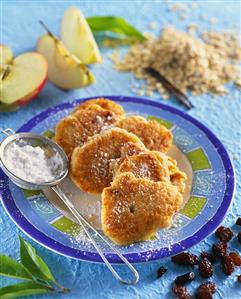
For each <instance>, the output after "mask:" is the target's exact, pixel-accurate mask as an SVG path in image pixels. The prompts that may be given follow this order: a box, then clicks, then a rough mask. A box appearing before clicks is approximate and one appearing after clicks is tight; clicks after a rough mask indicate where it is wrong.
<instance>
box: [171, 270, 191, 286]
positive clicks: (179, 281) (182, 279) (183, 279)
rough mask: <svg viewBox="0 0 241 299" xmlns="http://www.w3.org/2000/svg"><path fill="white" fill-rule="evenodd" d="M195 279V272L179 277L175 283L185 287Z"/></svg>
mask: <svg viewBox="0 0 241 299" xmlns="http://www.w3.org/2000/svg"><path fill="white" fill-rule="evenodd" d="M194 278H195V273H194V272H188V273H186V274H183V275H180V276H177V277H176V279H175V280H174V282H175V283H176V284H181V285H184V284H185V283H187V282H190V281H192V280H193V279H194Z"/></svg>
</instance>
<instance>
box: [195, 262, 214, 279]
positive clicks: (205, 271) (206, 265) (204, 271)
mask: <svg viewBox="0 0 241 299" xmlns="http://www.w3.org/2000/svg"><path fill="white" fill-rule="evenodd" d="M198 271H199V274H200V275H201V276H202V277H205V278H208V277H211V276H212V275H213V267H212V264H211V263H210V262H209V260H208V259H207V258H204V259H202V260H201V261H200V262H199V266H198Z"/></svg>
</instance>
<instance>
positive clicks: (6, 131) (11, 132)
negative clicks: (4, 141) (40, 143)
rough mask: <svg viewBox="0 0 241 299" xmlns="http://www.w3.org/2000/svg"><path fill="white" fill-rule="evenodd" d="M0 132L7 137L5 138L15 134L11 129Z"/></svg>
mask: <svg viewBox="0 0 241 299" xmlns="http://www.w3.org/2000/svg"><path fill="white" fill-rule="evenodd" d="M0 131H1V133H3V134H5V135H7V137H8V136H11V135H14V134H16V132H15V131H14V130H13V129H11V128H7V129H4V130H0ZM0 145H1V142H0Z"/></svg>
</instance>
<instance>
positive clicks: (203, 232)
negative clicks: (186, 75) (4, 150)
mask: <svg viewBox="0 0 241 299" xmlns="http://www.w3.org/2000/svg"><path fill="white" fill-rule="evenodd" d="M100 97H105V98H109V99H111V100H114V101H119V102H121V101H122V102H132V103H133V102H134V103H140V104H143V105H150V106H154V107H157V108H159V109H162V110H166V111H169V112H171V113H175V114H178V115H179V116H181V117H183V118H184V119H186V120H188V121H189V122H191V123H193V124H194V125H195V126H197V127H198V128H199V129H200V130H202V131H203V132H204V133H205V134H206V136H207V137H208V139H209V140H210V142H211V143H212V144H213V145H214V146H215V148H216V150H217V152H218V154H219V155H220V157H221V159H222V162H223V165H224V168H225V172H226V186H227V187H226V190H225V193H224V197H223V198H224V199H223V202H222V204H221V205H220V207H219V209H218V210H217V211H216V214H215V215H214V216H213V217H212V218H211V219H210V220H209V221H208V222H207V223H206V224H205V225H204V226H202V227H201V228H200V229H199V230H198V231H197V232H196V233H195V234H194V235H192V236H190V237H188V238H186V239H185V240H183V241H181V242H179V243H178V244H174V245H173V246H172V248H171V250H164V249H163V248H162V249H161V250H154V251H153V250H149V251H148V250H147V251H144V252H139V253H127V254H124V256H125V257H126V258H127V259H128V260H129V261H131V262H133V263H141V262H147V258H146V257H147V256H148V261H151V260H157V259H161V258H166V257H168V256H172V255H176V254H178V253H180V252H182V251H184V250H186V249H188V248H190V247H192V246H194V245H196V244H197V243H199V242H200V241H202V240H203V239H204V238H205V237H207V236H208V235H210V234H211V233H212V232H213V231H214V230H215V229H216V228H217V227H218V225H219V224H220V223H221V222H222V220H223V218H224V217H225V215H226V213H227V212H228V209H229V207H230V205H231V202H232V199H233V196H234V192H235V172H234V167H233V165H232V162H231V159H230V157H229V154H228V152H227V150H226V149H225V147H224V145H223V144H222V143H221V141H220V140H219V139H218V137H217V136H216V135H215V134H214V133H213V132H212V131H211V130H210V129H208V128H207V127H206V126H205V125H203V124H202V123H201V122H199V121H198V120H197V119H195V118H194V117H192V116H190V115H188V114H187V113H185V112H183V111H181V110H179V109H177V108H174V107H172V106H169V105H166V104H162V103H159V102H156V101H153V100H149V99H146V98H141V97H131V96H117V95H115V96H112V95H101V96H95V97H87V98H81V99H77V100H74V101H72V102H65V103H61V104H58V105H56V106H54V107H51V108H48V109H46V110H44V111H43V112H40V113H39V114H37V115H36V116H34V117H33V118H31V119H30V120H29V121H28V122H26V123H25V124H24V125H23V126H21V127H20V128H19V129H18V131H17V132H24V131H29V130H31V129H32V128H33V127H34V126H35V125H36V124H37V123H39V122H40V121H42V120H44V119H45V118H46V116H48V115H50V114H52V113H54V112H57V111H62V110H63V109H67V108H71V107H73V106H74V105H75V104H77V103H80V102H84V101H87V100H90V99H94V98H100ZM0 180H3V181H5V182H8V178H7V176H6V175H5V174H4V173H3V171H2V170H0ZM0 191H1V192H0V199H1V201H2V203H3V207H4V209H5V210H6V212H7V214H8V215H9V217H10V218H11V219H12V221H13V222H14V223H15V224H16V225H17V226H18V227H19V228H20V229H21V230H22V231H23V232H24V233H25V234H27V235H28V236H29V237H30V238H32V239H33V240H35V241H36V242H37V243H39V244H41V245H43V246H44V247H46V248H48V249H50V250H52V251H54V252H56V253H58V254H61V255H64V256H67V257H71V258H75V259H79V260H84V261H89V262H98V263H103V261H102V259H101V257H100V256H99V255H98V254H97V253H94V252H86V251H82V250H77V249H74V248H70V247H67V246H65V245H63V244H61V243H59V242H57V241H54V240H52V239H51V238H49V237H48V236H46V235H45V234H44V233H42V232H40V231H39V230H38V229H37V228H35V227H34V226H33V225H32V224H31V223H30V222H29V221H28V220H27V219H26V218H25V217H24V216H23V215H22V214H21V212H20V210H19V209H18V208H17V206H16V205H15V202H14V199H13V198H12V195H11V193H10V190H9V188H6V189H4V190H0ZM106 257H107V258H108V259H109V261H110V262H111V263H113V264H115V263H117V264H118V263H121V260H120V259H119V258H118V256H117V255H115V254H106Z"/></svg>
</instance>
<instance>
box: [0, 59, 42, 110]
mask: <svg viewBox="0 0 241 299" xmlns="http://www.w3.org/2000/svg"><path fill="white" fill-rule="evenodd" d="M45 62H46V76H45V78H44V79H43V81H42V82H41V83H40V85H39V86H38V87H37V88H36V89H35V90H34V91H32V92H31V93H29V94H27V95H26V96H24V97H23V98H21V99H19V100H17V101H16V102H14V103H12V104H9V105H8V104H5V103H1V102H0V112H12V111H16V110H18V109H20V108H21V107H23V106H25V105H27V104H28V103H30V102H31V101H32V100H33V99H34V98H36V97H37V95H38V94H39V93H40V91H41V90H42V89H43V87H44V85H45V83H46V82H47V79H48V63H47V61H46V60H45Z"/></svg>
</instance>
